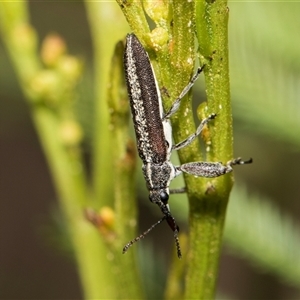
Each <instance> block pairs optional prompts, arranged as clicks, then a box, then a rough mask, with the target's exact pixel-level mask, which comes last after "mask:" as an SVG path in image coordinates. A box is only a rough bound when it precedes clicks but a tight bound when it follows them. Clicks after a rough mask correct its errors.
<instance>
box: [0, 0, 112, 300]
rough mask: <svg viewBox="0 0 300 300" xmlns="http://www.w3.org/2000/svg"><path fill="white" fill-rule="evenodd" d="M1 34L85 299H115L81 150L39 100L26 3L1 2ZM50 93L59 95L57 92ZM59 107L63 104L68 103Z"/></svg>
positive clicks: (35, 56)
mask: <svg viewBox="0 0 300 300" xmlns="http://www.w3.org/2000/svg"><path fill="white" fill-rule="evenodd" d="M0 29H1V34H2V36H3V40H4V42H5V44H6V47H7V50H8V53H9V55H10V57H11V59H12V62H13V65H14V68H15V70H16V73H17V75H18V77H19V80H20V85H21V86H22V89H23V92H24V94H25V96H26V97H27V100H28V103H29V105H30V109H31V114H32V119H33V122H34V124H35V127H36V129H37V132H38V134H39V138H40V141H41V144H42V147H43V149H44V152H45V155H46V158H47V161H48V165H49V168H50V170H51V175H52V178H53V181H54V184H55V188H56V191H57V195H58V198H59V201H60V205H61V208H62V211H63V213H64V216H65V218H66V220H67V224H68V230H69V233H70V235H71V240H72V244H73V248H74V253H75V257H76V261H77V263H78V269H79V275H80V277H81V282H82V286H83V291H84V294H85V297H86V298H87V299H97V298H102V299H103V298H114V296H115V295H116V289H115V286H114V276H113V273H112V268H111V266H112V264H111V262H110V260H109V255H108V254H109V251H108V249H107V247H106V246H105V245H104V242H103V241H102V239H101V237H100V235H99V233H98V231H97V230H96V229H95V228H94V227H93V226H92V225H91V224H89V223H88V222H87V221H86V220H85V218H84V214H83V209H84V208H85V207H86V206H87V205H88V203H90V202H89V194H88V192H87V190H88V187H87V182H86V176H85V173H84V166H83V163H82V159H81V155H80V149H79V145H76V146H74V147H68V146H66V145H65V144H64V143H63V141H62V139H61V135H60V129H61V124H62V121H63V120H62V119H61V116H62V113H61V111H60V109H61V106H62V107H63V105H61V106H58V107H55V108H54V109H53V108H51V107H49V106H47V103H48V102H47V101H48V99H47V96H44V95H43V94H39V93H38V92H37V91H36V89H35V88H36V87H35V85H34V84H33V80H36V79H37V78H38V77H39V74H40V73H41V72H43V71H44V69H42V64H41V62H40V59H39V56H38V54H37V53H38V51H37V44H38V43H37V38H36V35H35V31H34V30H33V28H32V27H31V26H30V24H29V16H28V9H27V3H26V2H25V1H20V2H0ZM103 72H104V73H105V71H103ZM49 92H50V93H52V94H53V95H56V94H57V91H56V90H51V91H49ZM61 94H63V93H61ZM68 94H69V91H68ZM59 101H60V102H59V103H61V104H63V103H64V101H66V99H64V98H62V99H59ZM101 101H102V102H103V99H102V100H101ZM103 145H105V142H104V143H103ZM104 159H105V158H104ZM105 172H106V173H107V170H105Z"/></svg>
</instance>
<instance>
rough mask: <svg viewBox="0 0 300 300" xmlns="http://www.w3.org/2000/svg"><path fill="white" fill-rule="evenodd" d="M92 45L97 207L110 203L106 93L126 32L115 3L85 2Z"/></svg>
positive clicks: (111, 145)
mask: <svg viewBox="0 0 300 300" xmlns="http://www.w3.org/2000/svg"><path fill="white" fill-rule="evenodd" d="M85 5H86V8H87V13H88V19H89V24H90V28H91V33H92V40H93V43H94V68H95V70H94V72H95V79H94V82H95V116H94V118H95V128H94V132H95V136H94V145H93V151H94V153H93V189H94V196H95V201H96V202H97V206H103V205H110V206H112V203H113V182H112V177H113V161H112V159H113V158H112V151H111V149H112V148H113V141H112V135H111V132H110V130H109V110H108V102H107V89H108V87H109V84H110V82H109V69H110V62H111V57H112V53H113V50H114V46H115V44H116V43H117V42H118V41H119V40H122V39H123V38H124V36H125V35H126V33H127V32H128V27H127V26H126V24H125V22H122V21H121V22H120V20H122V19H123V15H122V13H121V11H120V9H119V8H118V6H117V4H116V3H113V2H93V1H86V2H85Z"/></svg>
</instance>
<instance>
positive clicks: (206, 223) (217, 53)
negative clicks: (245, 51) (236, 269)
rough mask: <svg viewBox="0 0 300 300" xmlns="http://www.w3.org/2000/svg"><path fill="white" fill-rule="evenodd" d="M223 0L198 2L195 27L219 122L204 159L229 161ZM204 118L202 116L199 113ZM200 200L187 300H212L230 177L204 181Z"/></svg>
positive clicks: (192, 218) (210, 105)
mask: <svg viewBox="0 0 300 300" xmlns="http://www.w3.org/2000/svg"><path fill="white" fill-rule="evenodd" d="M226 4H227V3H226V1H222V0H220V1H219V0H216V1H214V2H211V3H209V2H208V1H196V26H197V30H198V40H199V45H200V47H199V48H200V55H201V59H202V62H203V61H204V62H205V63H206V67H205V71H204V74H205V83H206V94H207V110H205V114H206V115H207V114H208V113H212V112H215V113H217V118H216V120H215V121H214V123H213V125H212V126H210V127H209V136H208V138H207V139H208V140H209V144H207V148H206V159H207V160H209V161H222V162H227V161H228V160H230V159H231V158H232V118H231V107H230V92H229V71H228V39H227V23H228V8H227V6H226ZM202 115H203V113H202ZM198 187H199V188H198V192H199V193H200V194H199V197H190V198H189V200H190V215H189V223H190V251H189V260H188V270H187V275H186V294H185V298H186V299H213V298H214V293H215V287H216V281H217V274H218V263H219V256H220V251H221V245H222V233H223V226H224V220H225V214H226V206H227V202H228V197H229V193H230V189H231V187H232V176H231V175H225V176H221V177H219V178H216V179H202V180H201V182H200V184H199V186H198Z"/></svg>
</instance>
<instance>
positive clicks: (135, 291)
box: [108, 42, 143, 299]
mask: <svg viewBox="0 0 300 300" xmlns="http://www.w3.org/2000/svg"><path fill="white" fill-rule="evenodd" d="M123 54H124V44H123V43H122V42H119V43H118V44H117V45H116V48H115V52H114V56H113V59H112V62H111V72H110V82H111V84H110V88H109V91H108V99H109V102H108V104H109V111H110V128H111V134H112V136H113V137H114V147H113V149H112V153H113V157H114V191H115V192H114V198H115V226H114V227H115V234H116V236H117V239H115V242H114V250H115V254H114V255H115V259H114V261H113V262H112V263H113V269H114V274H115V277H116V278H118V280H116V282H115V286H116V289H117V298H119V299H124V298H130V299H142V298H143V297H142V288H141V286H142V285H141V281H140V277H139V274H138V270H137V265H136V263H137V262H136V259H135V258H136V255H137V253H136V247H132V249H130V250H129V251H128V252H127V253H126V254H122V248H123V247H124V246H125V244H127V243H128V242H129V241H130V240H132V239H133V238H134V237H135V236H136V225H137V224H136V217H137V203H136V193H135V187H136V181H135V180H134V177H135V169H136V156H137V155H136V150H135V149H136V146H135V144H134V143H133V141H132V140H130V139H129V137H128V133H129V130H128V126H129V114H130V112H129V101H128V98H127V89H126V87H125V79H124V71H123ZM125 272H126V274H125Z"/></svg>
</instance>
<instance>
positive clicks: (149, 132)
mask: <svg viewBox="0 0 300 300" xmlns="http://www.w3.org/2000/svg"><path fill="white" fill-rule="evenodd" d="M124 67H125V77H126V82H127V89H128V95H129V100H130V108H131V114H132V120H133V124H134V130H135V135H136V141H137V149H138V153H139V156H140V158H141V159H142V161H143V166H142V170H143V175H144V178H145V181H146V185H147V188H148V190H149V199H150V200H151V201H152V202H153V203H155V204H157V205H158V206H159V208H160V209H161V211H162V213H163V217H162V219H160V220H159V221H158V222H157V223H155V224H154V225H152V226H151V227H150V228H149V229H148V230H147V231H145V232H144V233H143V234H141V235H140V236H138V237H137V238H135V239H134V240H132V241H130V242H129V243H128V244H127V245H126V246H125V247H124V248H123V253H125V252H126V251H127V250H128V248H129V247H130V246H131V245H132V244H133V243H135V242H137V241H138V240H140V239H141V238H143V237H144V236H145V235H146V234H147V233H148V232H150V231H151V230H152V229H153V228H154V227H155V226H156V225H158V224H159V223H161V222H162V221H163V220H166V221H167V222H168V224H169V226H170V227H171V229H172V230H173V233H174V238H175V243H176V247H177V255H178V257H181V251H180V245H179V240H178V231H179V228H178V226H177V224H176V222H175V219H174V218H173V216H172V214H171V212H170V210H169V205H168V199H169V193H170V191H169V185H170V182H171V181H172V179H174V177H176V176H178V175H179V174H181V173H182V172H185V173H189V174H192V175H195V176H202V177H217V176H220V175H223V174H226V173H228V172H231V171H232V166H233V165H236V164H244V163H249V162H250V161H247V162H244V161H242V160H241V159H239V158H238V159H236V160H233V161H230V162H228V163H227V164H226V165H222V164H221V163H215V162H191V163H187V164H183V165H181V166H174V165H173V164H172V163H171V162H170V156H171V152H172V151H173V150H179V149H181V148H183V147H185V146H187V145H189V144H190V143H191V142H192V141H193V140H194V139H195V138H196V137H197V136H198V135H199V134H200V132H201V131H202V129H203V127H204V125H205V124H207V123H208V122H209V121H210V120H212V119H214V118H215V117H216V114H211V115H210V116H208V118H206V119H204V120H203V121H202V122H201V124H200V125H199V126H198V128H197V130H196V132H195V133H194V134H192V135H190V136H189V137H187V138H186V139H185V140H184V141H182V142H180V143H178V144H176V145H172V127H171V124H170V121H169V118H170V117H171V116H172V115H173V114H174V113H175V112H176V111H177V110H178V108H179V106H180V101H181V99H182V98H183V97H184V96H185V94H186V93H187V92H188V91H189V89H190V88H191V87H192V86H193V84H194V82H195V81H196V79H197V78H198V76H199V74H200V73H201V71H202V68H199V69H198V71H197V73H196V74H195V75H194V76H193V78H192V79H191V81H190V82H189V84H188V85H187V86H186V87H185V88H184V89H183V91H182V92H181V94H180V95H179V97H178V98H177V99H176V100H175V101H174V103H173V105H172V107H171V108H170V110H169V111H168V112H167V113H166V114H164V112H163V107H162V100H161V95H160V90H159V87H158V84H157V81H156V78H155V74H154V71H153V68H152V65H151V63H150V59H149V57H148V54H147V52H146V51H145V49H144V48H143V46H142V45H141V43H140V41H139V40H138V38H137V37H136V36H135V35H134V34H129V35H127V38H126V46H125V53H124ZM171 192H172V191H171ZM176 192H184V189H180V190H177V191H176Z"/></svg>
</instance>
